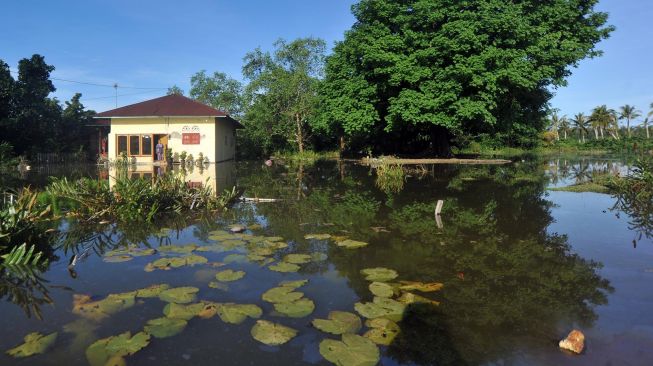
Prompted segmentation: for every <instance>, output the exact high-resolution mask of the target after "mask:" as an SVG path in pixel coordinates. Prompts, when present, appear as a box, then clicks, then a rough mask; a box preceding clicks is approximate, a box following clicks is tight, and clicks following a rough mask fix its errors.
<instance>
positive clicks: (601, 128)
mask: <svg viewBox="0 0 653 366" xmlns="http://www.w3.org/2000/svg"><path fill="white" fill-rule="evenodd" d="M599 131H601V140H603V139H604V138H605V137H604V136H603V127H599Z"/></svg>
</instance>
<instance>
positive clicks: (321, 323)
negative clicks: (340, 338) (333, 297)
mask: <svg viewBox="0 0 653 366" xmlns="http://www.w3.org/2000/svg"><path fill="white" fill-rule="evenodd" d="M313 326H314V327H315V328H317V329H319V330H321V331H323V332H326V333H331V334H336V335H337V334H344V333H357V332H358V331H359V330H360V329H361V327H362V323H361V319H360V318H359V317H358V315H356V314H354V313H349V312H346V311H332V312H330V313H329V319H328V320H327V319H315V320H313Z"/></svg>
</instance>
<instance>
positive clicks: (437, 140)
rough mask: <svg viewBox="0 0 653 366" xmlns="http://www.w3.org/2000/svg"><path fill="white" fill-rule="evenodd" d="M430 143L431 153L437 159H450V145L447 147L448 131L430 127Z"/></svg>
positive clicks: (440, 127)
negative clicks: (431, 146) (431, 145)
mask: <svg viewBox="0 0 653 366" xmlns="http://www.w3.org/2000/svg"><path fill="white" fill-rule="evenodd" d="M431 143H432V144H433V153H434V154H435V156H437V157H442V158H450V157H452V156H453V155H452V154H451V145H449V131H447V129H446V128H444V127H442V126H432V127H431Z"/></svg>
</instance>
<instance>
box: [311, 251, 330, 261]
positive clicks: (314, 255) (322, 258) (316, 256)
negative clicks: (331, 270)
mask: <svg viewBox="0 0 653 366" xmlns="http://www.w3.org/2000/svg"><path fill="white" fill-rule="evenodd" d="M328 258H329V256H327V255H326V254H325V253H321V252H315V253H311V260H312V261H313V262H324V261H325V260H327V259H328Z"/></svg>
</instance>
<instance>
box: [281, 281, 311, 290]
mask: <svg viewBox="0 0 653 366" xmlns="http://www.w3.org/2000/svg"><path fill="white" fill-rule="evenodd" d="M307 283H308V280H296V281H281V282H279V286H283V287H292V288H293V289H298V288H300V287H302V286H304V285H305V284H307Z"/></svg>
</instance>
